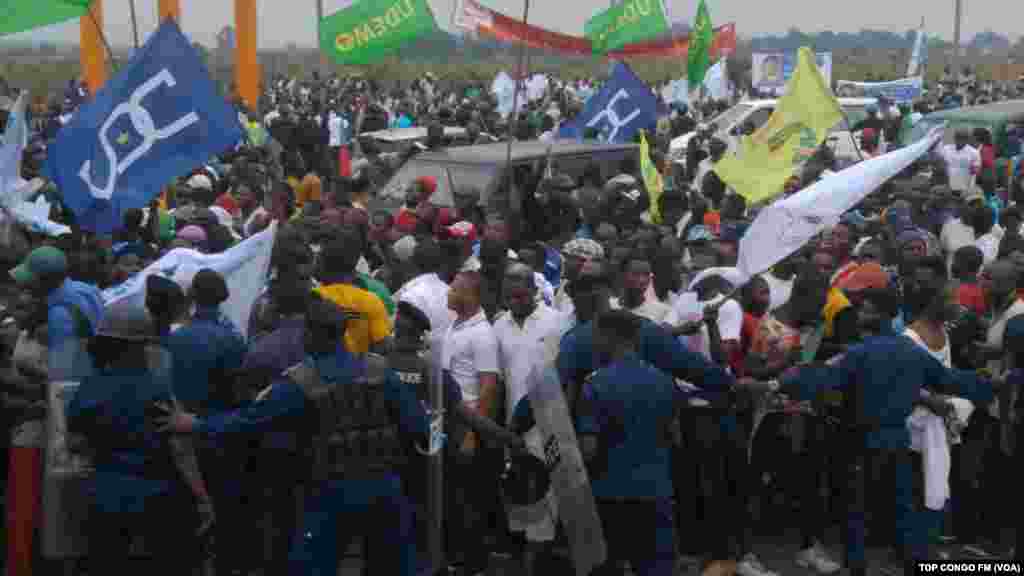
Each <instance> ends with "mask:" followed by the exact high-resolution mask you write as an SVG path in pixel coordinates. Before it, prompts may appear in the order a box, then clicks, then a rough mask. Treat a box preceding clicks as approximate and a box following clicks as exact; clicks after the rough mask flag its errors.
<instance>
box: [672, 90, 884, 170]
mask: <svg viewBox="0 0 1024 576" xmlns="http://www.w3.org/2000/svg"><path fill="white" fill-rule="evenodd" d="M838 100H839V106H840V107H842V109H843V112H845V113H846V120H848V121H849V123H850V126H852V125H854V124H856V123H857V122H859V121H861V120H863V119H864V118H866V117H867V114H868V113H867V108H868V106H869V105H872V104H874V105H876V106H877V105H878V101H877V100H876V99H875V98H839V99H838ZM777 103H778V100H747V101H745V102H740V103H739V104H736V105H735V106H733V107H732V108H729V109H728V110H726V111H725V112H722V113H721V114H719V115H718V116H716V117H715V118H713V119H712V120H711V122H710V123H712V124H714V125H715V126H716V130H715V136H716V137H718V138H721V139H722V140H723V141H725V142H726V143H727V144H728V145H729V150H730V151H734V150H736V148H737V146H738V145H739V135H740V129H741V127H742V126H743V125H744V124H745V123H747V122H750V123H751V124H752V125H753V126H754V129H755V130H756V129H758V128H760V127H761V126H763V125H764V123H765V122H767V121H768V118H769V117H770V116H771V115H772V112H774V111H775V106H776V104H777ZM695 135H696V132H687V133H686V134H683V135H682V136H680V137H678V138H676V139H674V140H672V142H671V143H670V145H669V156H670V157H671V159H672V160H673V161H675V162H684V161H685V158H686V147H687V145H689V143H690V139H691V138H693V137H694V136H695ZM854 140H856V146H857V147H856V148H854ZM828 142H829V145H830V146H831V147H832V150H833V151H834V152H835V154H836V160H837V161H838V162H839V164H840V166H842V165H845V164H851V163H853V162H854V161H856V160H858V159H859V155H858V150H859V148H860V135H859V134H858V135H856V136H855V138H854V139H853V140H851V138H850V131H849V127H848V126H847V125H846V122H845V121H841V122H840V123H839V124H837V125H836V126H835V127H834V128H832V130H831V131H829V135H828ZM812 152H813V150H801V157H805V156H807V155H810V154H811V153H812Z"/></svg>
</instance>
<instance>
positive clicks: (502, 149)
mask: <svg viewBox="0 0 1024 576" xmlns="http://www.w3.org/2000/svg"><path fill="white" fill-rule="evenodd" d="M637 148H638V145H637V144H604V143H601V142H596V141H591V142H577V141H575V140H559V141H554V142H542V141H540V140H531V141H527V142H513V143H512V162H523V161H528V160H537V159H540V158H545V157H547V155H548V150H549V149H550V150H551V154H553V155H556V156H565V155H575V154H586V153H590V152H602V151H619V150H635V149H637ZM506 158H508V143H507V142H497V143H494V144H479V145H476V146H461V147H456V148H444V149H441V150H431V151H428V152H423V153H421V154H419V155H418V156H416V160H420V161H434V162H450V163H456V164H498V165H501V164H505V160H506Z"/></svg>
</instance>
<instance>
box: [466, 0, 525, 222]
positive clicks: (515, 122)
mask: <svg viewBox="0 0 1024 576" xmlns="http://www.w3.org/2000/svg"><path fill="white" fill-rule="evenodd" d="M529 18H530V0H523V26H526V23H527V21H528V20H529ZM525 59H526V42H523V43H522V44H521V45H520V46H519V58H518V63H517V64H516V72H517V73H518V76H517V78H516V92H515V94H513V95H512V112H511V114H512V117H511V118H510V119H509V123H508V131H509V132H508V134H506V140H507V142H508V145H507V147H506V150H505V193H506V194H508V198H509V200H510V201H511V200H512V138H513V137H514V136H515V133H516V132H517V131H518V129H519V92H520V91H522V88H523V78H524V77H525V76H526V70H525V69H524V67H523V62H524V60H525ZM452 193H453V194H454V193H455V191H454V190H453V191H452ZM521 204H522V199H521V198H520V205H519V206H512V207H511V208H512V212H513V214H515V216H514V217H513V221H514V222H515V224H514V225H513V226H514V229H515V231H516V232H517V233H518V231H519V214H520V213H521V211H522V206H521Z"/></svg>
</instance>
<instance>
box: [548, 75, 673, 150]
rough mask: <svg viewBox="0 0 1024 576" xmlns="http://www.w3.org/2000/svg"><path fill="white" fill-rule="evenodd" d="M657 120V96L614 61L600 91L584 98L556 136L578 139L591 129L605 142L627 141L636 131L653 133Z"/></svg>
mask: <svg viewBox="0 0 1024 576" xmlns="http://www.w3.org/2000/svg"><path fill="white" fill-rule="evenodd" d="M657 122H658V99H657V97H656V96H655V95H654V92H651V89H650V88H648V87H647V85H646V84H644V82H643V81H642V80H640V79H639V78H637V77H636V74H633V71H632V70H630V68H629V66H627V65H626V64H624V63H622V62H616V63H615V68H614V69H613V70H612V76H611V78H610V79H609V80H608V82H605V84H604V86H602V87H601V91H600V92H598V93H597V94H595V95H594V96H593V97H591V98H590V100H588V101H587V104H586V106H584V108H583V113H581V114H580V115H579V116H577V117H576V119H575V120H574V121H573V122H571V123H569V124H567V125H564V126H562V128H561V129H560V130H559V132H558V136H559V137H560V138H582V137H583V135H584V134H585V133H586V131H587V129H588V128H595V129H597V130H598V133H599V134H600V136H599V139H600V140H603V141H605V142H616V143H621V142H629V141H631V140H632V139H633V136H635V135H636V133H637V131H639V130H641V129H647V130H648V131H649V132H651V133H654V126H655V124H657Z"/></svg>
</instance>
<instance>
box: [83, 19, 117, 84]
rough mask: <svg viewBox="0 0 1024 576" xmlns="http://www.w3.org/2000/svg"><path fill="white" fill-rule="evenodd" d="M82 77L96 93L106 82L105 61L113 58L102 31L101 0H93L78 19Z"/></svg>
mask: <svg viewBox="0 0 1024 576" xmlns="http://www.w3.org/2000/svg"><path fill="white" fill-rule="evenodd" d="M79 28H80V34H81V49H80V51H79V59H80V62H81V66H82V77H83V79H84V80H85V83H86V85H87V86H88V87H89V93H90V94H96V93H97V92H99V89H100V88H101V87H102V86H103V85H104V84H105V83H106V82H107V75H108V72H109V71H108V70H107V62H106V60H113V53H112V52H111V51H110V44H109V43H107V37H106V35H105V34H104V33H103V0H94V1H93V2H92V3H91V4H90V5H89V7H88V8H87V9H86V13H85V15H83V16H82V17H81V18H80V19H79Z"/></svg>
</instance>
